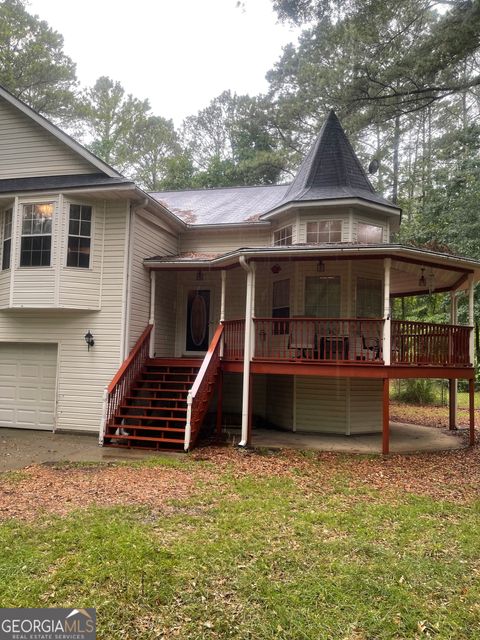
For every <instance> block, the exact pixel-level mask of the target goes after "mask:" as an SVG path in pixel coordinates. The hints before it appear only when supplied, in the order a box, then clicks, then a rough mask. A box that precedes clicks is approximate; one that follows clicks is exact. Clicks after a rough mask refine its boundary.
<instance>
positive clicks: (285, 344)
mask: <svg viewBox="0 0 480 640" xmlns="http://www.w3.org/2000/svg"><path fill="white" fill-rule="evenodd" d="M254 326H255V355H254V357H255V358H261V359H264V360H295V361H299V362H318V361H329V362H331V361H335V362H361V361H368V362H370V363H372V364H382V362H383V357H382V339H383V320H381V319H356V318H355V319H352V318H255V320H254Z"/></svg>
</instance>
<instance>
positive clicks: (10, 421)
mask: <svg viewBox="0 0 480 640" xmlns="http://www.w3.org/2000/svg"><path fill="white" fill-rule="evenodd" d="M56 373H57V345H56V344H55V345H53V344H31V343H21V342H15V343H13V342H8V343H5V342H3V343H2V342H0V427H12V428H16V429H46V430H49V431H51V430H52V429H53V426H54V416H55V387H56Z"/></svg>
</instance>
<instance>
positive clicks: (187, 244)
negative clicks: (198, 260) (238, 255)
mask: <svg viewBox="0 0 480 640" xmlns="http://www.w3.org/2000/svg"><path fill="white" fill-rule="evenodd" d="M271 244H272V232H271V231H270V229H269V228H268V227H267V228H265V227H263V226H262V227H260V228H255V225H252V228H250V229H248V228H245V229H243V228H240V229H239V228H236V229H215V227H212V228H211V229H208V230H204V229H195V228H192V229H191V230H189V231H187V232H186V233H183V234H182V235H181V236H180V253H189V252H193V253H200V254H201V253H205V254H212V253H213V254H217V253H226V252H227V251H234V250H235V249H238V248H240V247H264V246H269V245H271Z"/></svg>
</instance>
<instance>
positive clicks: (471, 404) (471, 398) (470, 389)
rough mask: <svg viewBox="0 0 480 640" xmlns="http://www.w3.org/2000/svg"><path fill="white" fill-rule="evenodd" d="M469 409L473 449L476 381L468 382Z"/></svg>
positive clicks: (470, 438)
mask: <svg viewBox="0 0 480 640" xmlns="http://www.w3.org/2000/svg"><path fill="white" fill-rule="evenodd" d="M468 400H469V402H468V409H469V412H468V413H469V419H470V420H469V427H470V428H469V432H470V433H469V440H468V443H469V445H470V446H471V447H473V445H474V444H475V379H474V378H471V379H470V380H469V381H468Z"/></svg>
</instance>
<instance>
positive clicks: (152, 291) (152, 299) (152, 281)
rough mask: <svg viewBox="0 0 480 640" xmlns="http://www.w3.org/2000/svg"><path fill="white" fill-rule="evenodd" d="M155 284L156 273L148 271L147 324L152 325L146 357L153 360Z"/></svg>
mask: <svg viewBox="0 0 480 640" xmlns="http://www.w3.org/2000/svg"><path fill="white" fill-rule="evenodd" d="M156 284H157V272H156V271H150V317H149V319H148V324H151V325H152V331H151V333H150V344H149V345H148V355H149V357H150V358H153V357H154V355H155V289H156Z"/></svg>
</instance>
